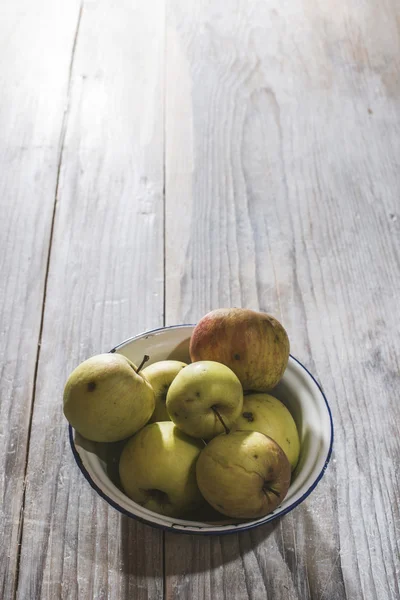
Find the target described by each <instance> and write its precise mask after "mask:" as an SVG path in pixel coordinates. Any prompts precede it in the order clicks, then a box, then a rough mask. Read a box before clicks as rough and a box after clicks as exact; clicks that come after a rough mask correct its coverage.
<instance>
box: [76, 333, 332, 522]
mask: <svg viewBox="0 0 400 600" xmlns="http://www.w3.org/2000/svg"><path fill="white" fill-rule="evenodd" d="M192 330H193V326H192V325H183V326H177V327H169V328H163V329H159V330H155V331H153V332H147V333H144V334H141V335H139V336H136V337H135V338H132V339H130V340H127V341H126V342H124V343H122V344H121V345H120V346H118V347H117V348H115V349H114V350H113V352H114V351H115V352H118V353H120V354H122V355H124V356H126V357H127V358H129V359H130V360H131V361H132V362H134V363H136V364H138V363H140V361H141V360H142V358H143V356H144V355H145V354H147V355H149V356H150V360H149V362H148V364H152V363H154V362H157V361H159V360H165V359H174V360H182V361H184V362H189V361H190V358H189V341H190V336H191V333H192ZM271 394H272V395H274V396H276V397H277V398H279V400H281V401H282V402H283V403H284V404H285V405H286V406H287V407H288V409H289V410H290V412H291V414H292V415H293V418H294V420H295V422H296V425H297V427H298V431H299V435H300V441H301V451H300V458H299V463H298V465H297V467H296V469H295V471H294V473H293V475H292V481H291V485H290V488H289V491H288V494H287V496H286V498H285V499H284V501H283V502H282V504H281V505H280V507H279V508H277V509H276V510H275V511H274V512H273V513H271V514H269V515H267V516H266V517H263V518H261V519H257V520H255V521H249V520H246V521H234V520H231V519H227V518H225V517H221V515H218V514H217V513H214V512H213V511H212V510H211V509H210V513H209V514H203V515H201V516H200V515H195V516H194V518H193V520H187V519H186V520H184V519H175V518H169V517H164V516H162V515H159V514H157V513H154V512H152V511H149V510H147V509H145V508H143V507H142V506H140V505H138V504H136V503H135V502H133V500H130V498H128V497H127V496H125V494H124V493H123V492H122V491H121V489H120V487H119V486H120V484H119V477H118V462H119V456H120V453H121V451H122V448H123V446H124V442H121V443H119V444H99V443H95V442H90V441H88V440H86V439H85V438H83V437H82V436H80V435H79V434H78V433H77V432H75V431H74V430H72V429H71V430H70V431H71V444H72V448H73V451H74V455H75V458H76V459H77V462H78V465H79V466H80V468H81V470H82V472H83V473H84V475H85V476H86V478H87V479H88V481H89V483H90V484H91V485H92V487H94V488H95V489H96V491H97V492H98V493H99V494H100V495H102V496H103V497H104V498H105V499H106V500H107V501H108V502H109V503H110V504H112V505H113V506H114V507H115V508H117V509H118V510H120V511H122V512H124V513H126V514H128V515H129V516H132V517H136V518H138V519H140V520H143V521H145V522H147V523H150V524H152V525H156V526H160V527H164V528H168V529H178V530H182V531H186V532H190V533H195V532H201V533H224V532H230V531H237V530H238V529H239V530H240V529H248V528H250V527H254V526H256V525H258V524H261V523H266V522H268V521H271V520H272V519H274V518H276V517H277V516H279V515H282V514H285V513H286V512H288V511H289V510H291V509H292V508H294V507H295V506H297V505H298V504H299V503H300V502H302V501H303V500H304V499H305V498H306V497H307V496H308V494H309V493H310V492H311V491H312V489H313V488H314V487H315V486H316V484H317V483H318V481H319V480H320V478H321V477H322V475H323V473H324V471H325V469H326V466H327V463H328V461H329V457H330V454H331V449H332V440H333V427H332V418H331V414H330V410H329V406H328V404H327V401H326V399H325V397H324V395H323V393H322V391H321V389H320V388H319V386H318V384H317V383H316V381H315V380H314V378H313V377H312V375H311V374H310V373H309V372H308V371H307V370H306V369H305V367H303V365H301V363H299V362H298V361H297V360H296V359H295V358H294V357H292V356H291V357H290V359H289V364H288V367H287V369H286V371H285V374H284V376H283V378H282V380H281V382H280V383H279V385H278V386H277V387H276V388H275V389H274V390H273V391H272V392H271Z"/></svg>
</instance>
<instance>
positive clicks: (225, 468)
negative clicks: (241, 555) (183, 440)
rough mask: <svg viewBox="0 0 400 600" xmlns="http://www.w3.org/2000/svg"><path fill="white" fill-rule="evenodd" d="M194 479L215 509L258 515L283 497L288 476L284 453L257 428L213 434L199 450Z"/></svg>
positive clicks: (231, 514) (270, 509)
mask: <svg viewBox="0 0 400 600" xmlns="http://www.w3.org/2000/svg"><path fill="white" fill-rule="evenodd" d="M196 475H197V483H198V486H199V488H200V491H201V493H202V494H203V496H204V498H205V499H206V500H207V502H208V503H209V504H211V506H212V507H213V508H215V510H217V511H219V512H220V513H222V514H224V515H226V516H228V517H232V518H235V519H258V518H260V517H264V516H265V515H267V514H269V513H271V512H273V511H274V510H275V509H276V508H277V507H278V506H279V505H280V504H281V503H282V501H283V499H284V498H285V496H286V494H287V492H288V489H289V485H290V477H291V469H290V463H289V461H288V459H287V457H286V454H285V453H284V452H283V450H282V449H281V448H280V446H278V444H277V443H276V442H274V440H272V439H271V438H269V437H267V436H265V435H264V434H262V433H259V432H258V431H235V432H231V433H228V434H222V435H219V436H218V437H215V438H214V439H213V440H211V442H209V443H208V444H207V446H206V447H205V448H203V450H202V451H201V453H200V456H199V458H198V461H197V465H196Z"/></svg>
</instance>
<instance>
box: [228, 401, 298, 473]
mask: <svg viewBox="0 0 400 600" xmlns="http://www.w3.org/2000/svg"><path fill="white" fill-rule="evenodd" d="M231 430H232V431H237V430H241V431H259V432H260V433H263V434H264V435H267V436H269V437H271V438H272V439H273V440H275V442H276V443H277V444H279V446H280V447H281V448H282V450H283V451H284V453H285V454H286V456H287V457H288V459H289V462H290V464H291V467H292V471H293V470H294V469H295V467H296V465H297V462H298V460H299V454H300V439H299V434H298V431H297V427H296V423H295V422H294V419H293V417H292V415H291V414H290V412H289V410H288V409H287V408H286V406H285V405H284V404H283V403H282V402H280V401H279V400H278V399H277V398H275V397H274V396H270V395H269V394H248V395H246V396H245V397H244V399H243V409H242V412H241V414H240V416H239V418H238V419H237V421H236V422H235V423H234V425H233V426H232V429H231Z"/></svg>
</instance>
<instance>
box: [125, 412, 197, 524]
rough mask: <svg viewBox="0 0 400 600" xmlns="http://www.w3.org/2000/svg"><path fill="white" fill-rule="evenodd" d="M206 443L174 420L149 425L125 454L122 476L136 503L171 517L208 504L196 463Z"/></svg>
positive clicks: (127, 491)
mask: <svg viewBox="0 0 400 600" xmlns="http://www.w3.org/2000/svg"><path fill="white" fill-rule="evenodd" d="M203 447H204V444H203V443H202V442H201V441H200V440H196V439H193V438H190V437H189V436H187V435H186V434H185V433H183V432H182V431H180V429H178V428H177V427H175V425H174V424H173V423H172V422H171V421H165V422H161V423H151V424H149V425H146V427H144V428H143V429H142V430H141V431H139V432H138V433H137V434H136V435H135V436H134V437H133V438H132V439H130V440H129V442H128V443H127V444H126V446H125V448H124V449H123V451H122V454H121V458H120V464H119V473H120V478H121V483H122V487H123V489H124V491H125V493H126V494H127V496H129V497H130V498H131V499H132V500H134V501H135V502H137V503H138V504H140V505H141V506H144V507H145V508H147V509H149V510H152V511H153V512H157V513H160V514H162V515H167V516H170V517H183V516H184V515H185V513H187V512H189V511H193V510H195V509H196V508H197V507H201V506H202V505H204V499H203V497H202V495H201V493H200V491H199V488H198V485H197V481H196V461H197V459H198V457H199V454H200V451H201V449H202V448H203Z"/></svg>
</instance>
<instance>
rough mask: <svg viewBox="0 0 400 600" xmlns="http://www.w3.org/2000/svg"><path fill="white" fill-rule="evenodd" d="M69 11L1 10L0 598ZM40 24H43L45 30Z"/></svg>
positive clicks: (10, 548)
mask: <svg viewBox="0 0 400 600" xmlns="http://www.w3.org/2000/svg"><path fill="white" fill-rule="evenodd" d="M78 12H79V6H78V3H77V2H75V1H73V2H69V3H67V4H64V3H62V2H59V1H54V0H53V1H49V0H42V1H41V2H36V3H34V4H33V3H27V2H25V1H23V0H15V2H13V3H1V6H0V55H1V61H0V90H1V91H0V214H1V218H0V282H1V283H0V369H1V376H0V473H1V475H0V499H1V501H0V539H1V544H0V597H1V598H3V599H4V600H9V599H10V598H12V597H13V594H14V588H15V579H16V570H17V562H18V541H19V534H20V513H21V507H22V501H23V492H24V474H25V464H26V453H27V440H28V432H29V422H30V413H31V402H32V393H33V387H34V379H35V365H36V358H37V349H38V341H39V337H40V328H41V314H42V301H43V292H44V282H45V275H46V263H47V255H48V247H49V239H50V230H51V223H52V214H53V206H54V194H55V188H56V179H57V170H58V163H59V158H60V148H59V144H60V136H61V130H62V122H63V115H64V108H65V98H66V90H67V85H68V68H69V61H70V56H71V48H72V45H73V40H74V31H75V25H76V20H77V16H78ZM49 21H50V22H51V24H52V26H51V27H49Z"/></svg>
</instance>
